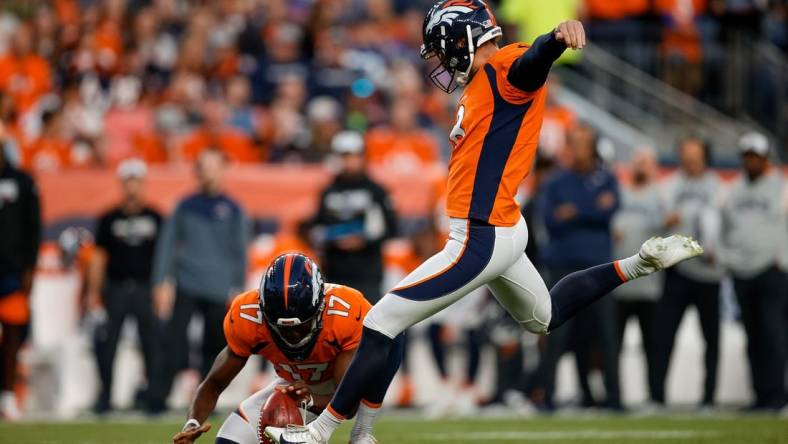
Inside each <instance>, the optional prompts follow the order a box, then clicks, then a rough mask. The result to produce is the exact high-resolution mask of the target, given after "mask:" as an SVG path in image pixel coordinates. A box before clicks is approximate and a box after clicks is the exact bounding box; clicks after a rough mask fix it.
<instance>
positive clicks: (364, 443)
mask: <svg viewBox="0 0 788 444" xmlns="http://www.w3.org/2000/svg"><path fill="white" fill-rule="evenodd" d="M349 444H378V440H377V439H375V437H374V436H372V435H371V434H370V433H363V434H361V435H359V436H352V435H351V436H350V443H349Z"/></svg>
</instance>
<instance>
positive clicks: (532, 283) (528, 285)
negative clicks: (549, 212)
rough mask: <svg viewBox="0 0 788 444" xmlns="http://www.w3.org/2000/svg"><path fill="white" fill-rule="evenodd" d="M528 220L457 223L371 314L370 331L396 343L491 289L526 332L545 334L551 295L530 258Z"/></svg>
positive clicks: (367, 320)
mask: <svg viewBox="0 0 788 444" xmlns="http://www.w3.org/2000/svg"><path fill="white" fill-rule="evenodd" d="M527 243H528V228H527V227H526V224H525V220H524V219H523V218H520V221H519V222H518V223H517V224H516V225H514V226H512V227H495V226H491V225H486V224H481V223H477V222H474V221H469V220H467V219H451V222H450V233H449V240H448V241H447V242H446V246H445V247H444V249H443V250H442V251H440V252H439V253H437V254H436V255H435V256H432V257H431V258H429V259H427V260H426V261H425V262H424V263H423V264H421V265H420V266H419V267H418V268H416V269H415V270H414V271H413V272H412V273H410V274H409V275H408V276H407V277H405V279H403V280H402V282H400V283H399V285H397V286H396V287H395V288H394V289H392V290H391V291H389V292H388V294H386V295H385V296H384V297H383V298H382V299H381V300H380V301H379V302H378V303H377V304H375V306H373V307H372V310H370V312H369V313H368V314H367V317H366V318H365V319H364V325H365V326H366V327H368V328H371V329H373V330H376V331H379V332H381V333H383V334H385V335H386V336H388V337H390V338H394V337H395V336H397V335H398V334H399V333H401V332H402V331H404V330H405V329H407V328H408V327H410V326H412V325H413V324H416V323H417V322H420V321H422V320H424V319H426V318H428V317H430V316H432V315H434V314H435V313H437V312H439V311H441V310H443V309H444V308H446V307H448V306H449V305H451V304H453V303H454V302H456V301H457V300H459V299H460V298H462V297H463V296H465V295H467V294H468V293H470V292H471V291H473V290H475V289H477V288H479V287H481V286H482V285H486V286H487V287H488V288H489V289H490V290H491V291H492V293H493V295H494V296H495V298H496V299H497V300H498V302H499V303H500V304H501V305H502V306H503V307H504V308H506V310H507V311H508V312H509V314H511V316H512V317H513V318H514V319H515V320H516V321H517V322H519V323H520V324H521V325H522V326H523V327H524V328H525V329H526V330H528V331H530V332H533V333H538V334H544V333H547V328H548V326H549V325H550V317H551V312H552V308H551V302H550V292H549V291H548V289H547V286H546V285H545V283H544V281H543V280H542V277H541V276H540V275H539V273H538V272H537V271H536V268H535V267H534V266H533V264H531V261H530V260H528V258H527V257H526V256H525V253H524V251H525V246H526V244H527Z"/></svg>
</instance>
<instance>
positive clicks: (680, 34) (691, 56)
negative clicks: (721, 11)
mask: <svg viewBox="0 0 788 444" xmlns="http://www.w3.org/2000/svg"><path fill="white" fill-rule="evenodd" d="M655 3H656V4H655V6H654V8H655V9H656V11H657V13H658V14H659V15H661V16H662V17H663V19H664V22H665V23H664V26H663V29H662V47H661V51H662V57H663V58H664V63H663V65H664V72H663V78H664V80H665V81H666V82H667V83H669V84H671V85H673V86H675V87H676V88H678V89H679V90H681V91H684V92H685V93H687V94H691V95H697V93H698V92H699V91H700V89H701V87H702V82H703V67H702V66H701V62H702V61H703V60H702V57H703V54H702V48H701V36H700V31H699V29H698V27H697V24H696V19H697V18H698V16H699V15H701V14H702V13H703V12H704V11H705V10H706V0H657V1H656V2H655Z"/></svg>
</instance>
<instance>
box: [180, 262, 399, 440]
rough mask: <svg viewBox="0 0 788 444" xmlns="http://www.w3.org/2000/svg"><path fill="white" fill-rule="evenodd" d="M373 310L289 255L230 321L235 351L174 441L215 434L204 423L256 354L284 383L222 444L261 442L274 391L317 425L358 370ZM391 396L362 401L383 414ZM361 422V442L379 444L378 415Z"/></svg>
mask: <svg viewBox="0 0 788 444" xmlns="http://www.w3.org/2000/svg"><path fill="white" fill-rule="evenodd" d="M369 309H370V305H369V303H368V302H367V301H366V299H364V297H363V295H362V294H361V293H360V292H358V291H356V290H354V289H352V288H349V287H344V286H341V285H334V284H328V283H323V278H322V276H321V274H320V270H319V269H318V267H317V265H316V264H315V263H314V262H313V261H312V260H311V259H309V258H308V257H306V256H303V255H301V254H285V255H282V256H279V257H277V258H276V259H274V261H273V262H272V263H271V265H270V266H269V267H268V269H267V270H266V273H265V275H264V276H263V279H262V282H261V284H260V289H259V290H256V291H255V290H252V291H248V292H246V293H242V294H240V295H238V296H237V297H236V298H235V300H233V303H232V306H231V308H230V310H229V312H228V313H227V316H226V317H225V319H224V334H225V336H226V338H227V347H226V348H225V349H224V350H223V351H222V352H221V353H220V354H219V355H218V356H217V357H216V361H215V362H214V364H213V368H211V370H210V372H209V373H208V376H207V377H206V378H205V380H204V381H203V382H202V384H200V386H199V388H198V389H197V394H196V396H195V398H194V400H193V401H192V404H191V407H190V408H189V419H188V421H186V424H185V425H184V427H183V430H182V431H181V432H180V433H178V434H177V435H176V436H175V437H174V438H173V442H174V443H175V444H188V443H192V442H194V441H195V440H196V439H197V438H199V437H200V435H202V434H203V433H205V432H207V431H208V430H209V429H210V424H205V423H204V421H205V420H206V419H207V418H208V415H209V414H210V413H211V412H212V411H213V409H214V407H215V406H216V400H217V399H218V398H219V395H220V394H221V393H222V391H223V390H224V389H225V388H226V387H227V386H228V385H229V384H230V382H231V381H232V380H233V378H235V376H236V375H237V374H238V372H240V371H241V369H242V368H243V367H244V365H245V364H246V361H247V360H248V359H249V356H251V355H254V354H257V355H260V356H262V357H263V358H265V359H266V360H268V361H269V362H271V364H272V365H273V366H274V368H275V369H276V373H277V375H278V378H277V380H275V381H274V382H273V383H272V384H271V385H270V386H269V387H267V388H265V389H263V390H260V391H259V392H257V393H255V394H254V395H252V396H251V397H249V398H248V399H246V400H245V401H243V402H242V403H241V405H240V406H239V407H238V408H237V409H236V410H235V411H234V412H233V413H231V414H230V416H229V417H228V418H227V419H226V420H225V421H224V424H223V425H222V428H221V429H219V433H218V435H217V438H216V444H258V443H259V442H260V440H259V438H258V436H257V426H258V421H259V419H260V410H261V408H262V406H263V405H264V404H265V402H266V400H268V398H269V397H270V396H271V394H272V393H273V392H274V390H279V391H281V392H284V393H287V394H289V395H291V396H293V397H294V398H296V400H297V401H298V402H299V404H302V405H306V406H307V412H306V418H304V419H305V420H306V422H309V421H311V420H313V419H314V418H315V417H316V413H320V412H321V411H322V410H323V409H324V408H325V407H326V405H327V404H328V401H329V400H330V398H331V395H332V394H333V393H334V389H335V388H336V386H337V384H338V383H339V381H340V380H341V379H342V375H344V373H345V370H346V369H347V367H348V365H349V364H350V360H351V359H352V357H353V354H354V352H355V350H356V347H357V346H358V344H359V341H360V340H361V331H362V322H363V319H364V316H365V315H366V314H367V312H368V311H369ZM400 346H401V343H400ZM401 351H402V350H401V348H400V353H401ZM389 367H392V368H395V367H396V366H395V365H389ZM385 377H386V378H391V377H393V375H386V376H385ZM384 394H385V391H380V392H378V393H377V394H376V395H374V396H370V397H367V398H365V399H363V400H361V402H362V403H363V405H364V409H365V410H367V411H370V410H371V411H375V410H376V409H377V408H379V407H380V403H381V402H382V400H383V395H384ZM359 419H360V420H359V421H357V422H356V425H357V427H356V428H355V429H353V432H352V436H353V442H358V443H374V442H376V441H375V440H374V438H373V437H372V420H373V419H374V415H366V416H364V417H363V418H361V416H360V417H359Z"/></svg>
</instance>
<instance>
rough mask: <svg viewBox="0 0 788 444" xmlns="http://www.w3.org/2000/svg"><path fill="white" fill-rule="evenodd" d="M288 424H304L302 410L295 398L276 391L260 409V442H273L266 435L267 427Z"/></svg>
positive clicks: (264, 443)
mask: <svg viewBox="0 0 788 444" xmlns="http://www.w3.org/2000/svg"><path fill="white" fill-rule="evenodd" d="M288 424H298V425H303V424H304V418H303V416H301V410H300V409H299V408H298V404H297V403H296V401H295V400H294V399H293V398H291V397H290V396H288V395H286V394H284V393H280V392H278V391H274V393H273V394H272V395H271V396H270V397H269V398H268V401H266V402H265V404H264V405H263V408H262V409H261V410H260V420H259V421H258V423H257V436H258V437H259V439H260V444H273V443H272V442H271V440H269V439H268V438H266V436H265V428H266V427H268V426H274V427H285V426H287V425H288Z"/></svg>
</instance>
